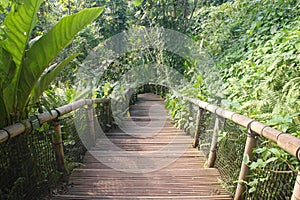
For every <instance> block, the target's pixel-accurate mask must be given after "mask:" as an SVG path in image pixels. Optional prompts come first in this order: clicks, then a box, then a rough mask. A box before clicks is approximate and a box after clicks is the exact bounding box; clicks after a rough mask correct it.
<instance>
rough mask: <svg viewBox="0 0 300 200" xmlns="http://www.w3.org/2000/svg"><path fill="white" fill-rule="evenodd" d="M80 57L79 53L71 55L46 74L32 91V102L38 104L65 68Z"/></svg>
mask: <svg viewBox="0 0 300 200" xmlns="http://www.w3.org/2000/svg"><path fill="white" fill-rule="evenodd" d="M78 55H79V53H76V54H72V55H70V56H69V57H68V58H66V59H65V60H64V61H62V62H61V63H60V64H59V65H57V66H56V67H55V68H54V69H53V70H50V71H49V72H47V73H45V74H44V75H43V76H42V77H41V78H40V80H39V81H38V82H37V83H36V84H35V86H34V88H33V90H32V91H31V94H30V102H31V103H36V102H37V101H38V100H39V97H40V96H41V95H42V94H43V92H44V91H45V90H46V89H47V88H48V87H49V85H50V83H51V82H52V81H53V80H54V79H55V78H56V77H57V76H58V75H59V73H60V72H61V71H62V70H63V69H64V68H65V66H66V65H67V64H68V63H69V62H70V61H72V60H73V59H74V58H75V57H76V56H78Z"/></svg>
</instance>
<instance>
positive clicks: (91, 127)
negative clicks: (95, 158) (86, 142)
mask: <svg viewBox="0 0 300 200" xmlns="http://www.w3.org/2000/svg"><path fill="white" fill-rule="evenodd" d="M87 117H88V127H89V133H90V137H91V144H92V146H94V145H95V144H94V142H95V141H96V135H95V122H94V107H93V105H88V108H87Z"/></svg>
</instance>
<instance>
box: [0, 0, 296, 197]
mask: <svg viewBox="0 0 300 200" xmlns="http://www.w3.org/2000/svg"><path fill="white" fill-rule="evenodd" d="M30 2H33V1H29V0H24V1H19V0H18V1H7V0H6V1H3V2H1V3H0V12H1V16H0V20H3V19H4V17H5V16H6V15H7V17H6V18H5V20H4V22H3V23H2V26H1V29H0V33H1V35H0V39H1V50H0V51H1V54H0V55H1V57H0V60H1V62H2V63H1V65H0V70H1V71H0V76H1V81H0V88H1V94H0V105H1V107H0V111H1V113H5V114H2V115H1V116H3V119H2V118H0V120H1V124H0V125H1V126H3V125H5V124H10V123H13V122H14V121H16V120H18V119H19V118H20V117H22V116H24V114H25V115H26V113H25V110H26V109H25V108H27V110H26V112H34V111H35V108H39V110H41V109H44V108H45V107H54V106H57V105H59V104H62V103H65V102H68V101H71V100H72V98H73V97H74V96H75V95H76V92H77V91H75V89H74V88H73V84H74V81H75V77H76V72H77V70H78V68H79V67H80V64H81V62H82V61H83V60H84V59H85V57H86V56H87V55H88V54H89V52H90V51H91V50H92V49H93V48H94V47H96V46H97V45H98V44H99V43H101V42H102V41H104V40H105V39H108V38H110V37H112V36H114V35H116V34H118V33H121V32H122V31H125V30H128V29H130V28H136V27H164V28H169V29H172V30H176V31H179V32H181V33H183V34H186V35H188V36H190V37H191V38H193V39H194V40H195V43H197V44H198V45H199V49H201V48H205V49H206V50H207V52H208V55H210V56H211V58H212V60H213V61H214V64H215V65H214V67H215V69H216V70H217V71H218V72H219V76H220V78H221V79H222V82H223V85H222V87H221V88H220V90H222V91H223V94H224V96H223V99H220V98H216V97H215V96H214V95H213V94H214V93H215V91H214V92H212V91H211V90H210V89H209V88H210V86H209V85H208V84H207V83H206V82H205V81H204V79H205V77H203V75H202V74H199V73H198V71H197V70H196V68H197V63H192V62H187V60H185V59H183V58H181V57H180V56H178V55H174V54H173V53H170V52H167V51H164V50H155V49H143V50H142V51H141V52H129V53H126V54H125V55H122V56H120V57H119V58H117V59H116V60H115V61H114V62H112V63H111V65H110V66H109V68H108V69H107V70H106V71H105V73H104V75H103V76H102V77H101V81H100V82H99V83H100V84H99V86H98V91H97V95H98V96H107V95H109V93H110V91H112V90H111V88H113V87H114V85H115V84H116V82H117V81H118V80H119V78H120V77H121V76H122V75H123V74H124V73H126V72H127V71H128V70H130V69H131V68H133V67H135V66H138V65H140V64H141V63H159V64H164V65H167V66H170V67H172V68H173V69H176V70H177V71H178V72H180V73H181V74H183V76H184V77H185V78H186V79H187V80H189V81H190V83H191V85H192V88H188V89H191V90H192V91H193V94H192V95H193V96H194V97H197V98H200V99H202V100H206V101H213V102H214V103H219V105H221V106H223V107H225V108H227V109H230V110H233V111H236V112H238V113H241V114H244V115H247V116H249V117H251V118H254V119H256V120H259V121H261V122H264V123H266V124H268V125H272V126H273V127H275V128H278V129H279V130H282V131H284V132H287V133H289V134H293V135H295V136H298V137H300V131H299V124H300V117H299V116H300V92H299V86H300V67H299V66H300V63H299V62H300V28H299V27H300V2H299V1H298V0H256V1H249V0H235V1H224V0H203V1H200V0H181V1H179V0H170V1H162V0H156V1H154V0H136V1H125V0H94V1H93V0H89V1H79V0H77V1H75V0H74V1H73V0H69V1H66V2H65V1H59V0H53V1H45V2H43V3H42V1H34V2H36V3H37V7H36V8H34V6H32V4H30ZM40 5H41V9H38V7H39V6H40ZM26 6H27V7H26ZM98 6H104V8H105V10H104V12H103V17H101V18H97V19H96V20H95V21H94V22H93V23H92V24H91V25H89V26H87V27H86V28H85V29H83V30H82V31H81V32H80V33H79V34H77V35H76V36H75V37H74V40H73V42H72V44H71V45H69V46H68V47H67V48H66V49H65V50H63V51H62V52H61V53H59V54H58V52H59V51H58V50H62V48H61V47H65V46H67V45H68V44H69V42H70V41H71V39H72V38H73V36H74V35H75V33H76V32H78V31H79V30H81V28H82V27H83V26H81V27H79V28H76V30H74V31H73V33H72V37H68V38H64V34H63V33H61V30H62V29H59V30H57V29H55V27H58V26H59V27H62V26H64V25H63V22H61V23H58V24H57V22H58V20H59V19H60V18H61V15H71V14H73V15H71V16H69V17H68V18H63V19H62V20H64V19H65V21H66V20H67V19H70V20H71V19H72V20H75V18H76V16H77V15H85V14H84V12H85V11H83V12H79V13H78V11H80V10H82V9H85V8H89V7H98ZM21 8H23V9H26V10H32V13H33V15H36V14H37V18H38V19H39V20H38V21H37V22H36V19H35V18H26V17H21V16H19V17H17V16H10V15H12V13H13V12H16V11H15V10H16V9H20V10H21ZM20 10H19V12H21V11H22V10H21V11H20ZM9 11H10V12H9ZM90 11H92V10H90ZM94 11H95V12H97V14H99V13H100V12H99V10H98V11H96V10H94ZM74 13H77V14H74ZM80 13H82V14H80ZM22 16H23V15H22ZM95 16H96V14H95ZM86 17H87V18H90V17H89V16H86ZM10 18H13V20H15V21H18V22H20V23H23V22H24V23H25V22H26V23H25V24H28V26H19V27H20V28H21V29H22V30H21V29H16V28H13V27H12V26H13V25H11V23H12V22H11V21H12V19H10ZM94 18H95V17H93V19H94ZM26 20H27V21H26ZM91 20H92V18H90V20H87V21H86V22H85V23H84V25H85V24H87V23H88V22H90V21H91ZM76 23H77V21H76ZM55 24H57V25H56V26H55V27H54V28H52V27H53V26H54V25H55ZM3 26H7V27H9V26H11V28H12V29H13V30H14V31H13V32H14V33H15V34H18V37H17V36H14V35H13V34H11V32H9V31H7V30H6V29H5V28H3ZM73 28H74V27H73V26H72V25H71V22H70V23H68V25H66V26H64V27H63V30H67V29H68V30H69V29H73ZM23 29H24V30H23ZM55 30H56V31H55ZM54 32H55V33H54ZM23 33H26V34H25V35H24V34H23ZM49 35H58V36H60V37H59V39H61V40H64V42H63V44H62V45H61V46H60V47H59V48H57V49H56V48H55V47H53V46H51V45H50V46H49V44H43V43H42V42H43V41H45V40H46V39H43V38H47V37H48V38H49V37H50V36H49ZM39 36H42V37H41V38H40V39H39ZM16 38H21V40H22V41H19V42H20V43H19V47H20V48H13V47H14V45H13V42H14V41H16ZM33 38H36V40H33V41H32V42H30V40H31V39H33ZM46 47H47V50H45V48H46ZM41 49H44V50H45V51H40V50H41ZM54 49H56V50H54ZM52 50H53V51H52ZM46 52H47V53H51V56H49V55H48V54H46ZM76 52H81V53H82V54H80V55H78V54H76ZM37 54H38V55H40V56H39V57H40V58H45V60H44V61H43V62H42V64H41V68H39V69H38V71H35V69H37V67H36V66H35V65H34V63H35V61H36V60H38V59H37V56H36V55H37ZM56 54H58V56H56ZM55 56H56V57H55ZM75 56H78V57H77V60H75V61H73V62H71V64H70V65H69V68H64V66H65V65H66V64H67V63H69V61H71V60H72V59H73V58H74V57H75ZM54 57H55V58H54ZM66 57H67V59H66V60H65V61H63V60H64V58H66ZM7 58H9V59H7ZM54 63H61V64H58V65H57V66H54V65H52V64H54ZM8 66H9V67H8ZM49 66H53V67H56V68H55V69H57V71H56V72H55V74H54V71H52V74H51V73H43V72H44V71H45V69H46V68H47V67H49ZM63 68H64V69H63ZM59 72H62V73H60V75H59V77H58V78H57V79H56V80H55V81H54V82H51V81H52V80H53V79H54V77H55V75H58V74H59ZM46 75H47V76H51V77H50V78H49V80H48V81H43V79H42V78H41V76H46ZM31 76H34V78H33V79H32V80H31V81H30V84H29V85H27V84H28V79H30V78H29V77H31ZM38 80H39V81H38ZM11 83H12V84H11ZM50 83H51V84H50ZM38 84H39V85H38ZM41 86H42V87H41ZM48 86H50V87H48ZM46 88H48V90H46V92H45V93H43V95H42V98H40V96H41V95H40V94H41V93H42V92H43V91H44V89H46ZM39 100H42V101H39ZM36 102H38V103H37V104H35V106H32V107H31V108H28V105H33V104H34V103H36ZM167 106H168V108H169V109H170V115H171V116H172V117H173V119H174V120H175V121H176V123H177V125H178V127H183V128H186V129H188V130H189V129H192V128H193V124H192V123H190V121H191V120H189V119H188V118H186V117H185V114H186V112H187V111H186V110H187V109H188V108H187V107H186V106H185V104H184V102H182V101H181V100H180V98H178V96H176V95H175V94H170V95H168V96H167ZM1 116H0V117H1ZM263 142H264V147H262V148H258V149H257V150H256V151H255V152H256V153H257V154H258V155H259V156H260V159H258V160H257V162H252V163H249V165H250V167H251V168H252V169H259V170H261V169H264V170H267V169H268V166H270V164H273V165H279V164H280V163H288V164H289V165H290V166H291V168H292V169H293V170H294V169H296V167H297V161H296V160H295V159H294V158H291V157H290V156H288V154H287V153H285V152H283V151H282V150H279V149H278V148H277V147H276V145H274V144H273V143H271V142H269V141H263ZM266 147H268V148H266ZM260 180H261V181H263V180H266V179H265V177H261V179H260ZM256 185H257V180H252V182H250V183H249V186H251V187H252V188H255V186H256ZM254 190H255V189H253V191H254Z"/></svg>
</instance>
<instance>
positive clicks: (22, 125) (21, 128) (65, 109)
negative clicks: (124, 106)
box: [0, 98, 110, 144]
mask: <svg viewBox="0 0 300 200" xmlns="http://www.w3.org/2000/svg"><path fill="white" fill-rule="evenodd" d="M108 101H110V100H109V99H100V98H97V99H81V100H78V101H75V102H73V103H71V104H68V105H64V106H62V107H59V108H56V109H54V110H51V111H50V112H44V113H41V114H39V115H37V118H38V120H39V123H40V125H42V124H44V123H46V122H50V121H52V120H53V119H56V118H57V117H58V116H59V115H60V116H63V115H65V114H67V113H70V112H72V111H74V110H77V109H78V108H81V107H83V106H85V105H91V104H93V103H101V102H108ZM31 128H32V127H31V123H30V120H29V119H26V120H23V121H21V122H18V123H16V124H13V125H11V126H8V127H5V128H4V129H5V130H7V131H8V132H9V134H8V133H7V132H6V131H5V130H1V129H0V144H1V143H3V142H6V141H7V140H8V139H11V138H14V137H16V136H18V135H20V134H22V133H24V132H25V130H30V129H31Z"/></svg>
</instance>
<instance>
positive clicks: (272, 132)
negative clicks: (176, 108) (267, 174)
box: [187, 98, 300, 160]
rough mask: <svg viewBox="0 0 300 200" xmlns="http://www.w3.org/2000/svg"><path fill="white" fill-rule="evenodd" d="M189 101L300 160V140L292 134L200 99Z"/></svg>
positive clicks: (190, 99)
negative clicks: (253, 133) (273, 143)
mask: <svg viewBox="0 0 300 200" xmlns="http://www.w3.org/2000/svg"><path fill="white" fill-rule="evenodd" d="M187 100H188V101H189V102H191V103H193V104H195V105H197V106H199V107H201V108H203V109H205V110H207V111H209V112H211V113H214V114H216V115H217V116H220V117H222V118H225V119H229V120H231V121H233V122H235V123H236V124H238V125H240V126H242V127H245V128H248V129H250V130H251V131H253V132H255V133H257V134H259V135H260V136H263V137H265V138H267V139H269V140H271V141H273V142H275V143H276V144H277V145H278V146H279V147H280V148H281V149H283V150H284V151H286V152H288V153H289V154H291V155H293V156H294V157H296V158H297V159H298V160H300V152H299V150H300V139H299V138H297V137H295V136H292V135H290V134H287V133H284V132H281V131H278V130H276V129H274V128H272V127H269V126H268V125H265V124H263V123H261V122H258V121H256V120H254V119H251V118H248V117H246V116H244V115H241V114H238V113H235V112H232V111H229V110H226V109H223V108H220V107H218V106H215V105H213V104H209V103H207V102H204V101H201V100H199V99H194V98H187Z"/></svg>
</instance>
